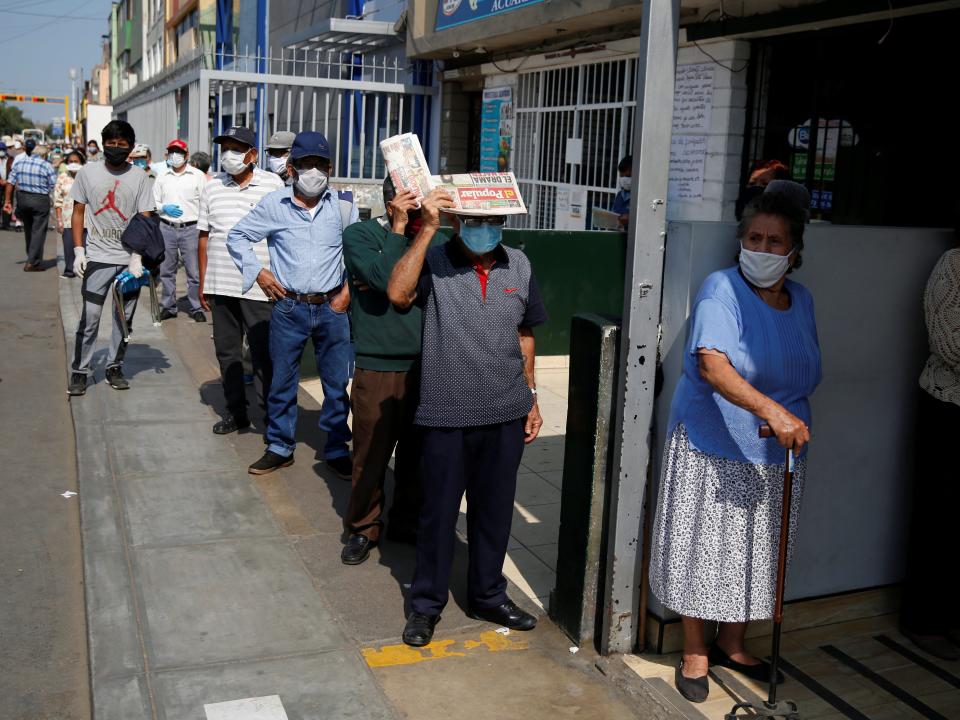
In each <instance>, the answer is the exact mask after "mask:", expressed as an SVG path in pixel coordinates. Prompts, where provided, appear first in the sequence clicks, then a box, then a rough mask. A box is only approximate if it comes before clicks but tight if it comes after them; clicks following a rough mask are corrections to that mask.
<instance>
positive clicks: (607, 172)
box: [511, 57, 637, 229]
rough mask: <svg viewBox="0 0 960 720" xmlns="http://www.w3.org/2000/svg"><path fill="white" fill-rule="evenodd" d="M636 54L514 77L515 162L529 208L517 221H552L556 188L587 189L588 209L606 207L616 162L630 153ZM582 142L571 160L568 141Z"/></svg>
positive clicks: (541, 224) (545, 224)
mask: <svg viewBox="0 0 960 720" xmlns="http://www.w3.org/2000/svg"><path fill="white" fill-rule="evenodd" d="M636 69H637V60H636V58H632V57H631V58H623V59H616V60H605V61H599V62H586V63H583V64H581V65H573V66H568V67H560V68H552V69H546V70H535V71H531V72H525V73H521V74H520V75H519V77H518V79H517V99H516V128H515V131H514V132H515V135H516V140H515V143H516V144H515V147H516V150H515V153H516V154H515V157H514V168H515V172H516V175H517V180H518V182H519V184H520V191H521V193H523V196H524V199H525V200H526V202H527V206H528V210H529V214H528V215H526V216H521V217H517V218H516V219H512V223H511V224H512V225H513V226H515V227H524V228H530V229H548V228H552V227H554V225H555V220H556V194H557V188H558V187H561V186H565V185H572V186H575V187H580V188H585V189H586V191H587V208H588V216H587V229H589V228H590V216H589V208H593V207H601V208H605V209H609V208H610V207H611V206H612V204H613V199H614V197H616V194H617V165H618V164H619V162H620V159H621V158H622V157H624V156H625V155H628V154H629V153H630V149H631V143H632V139H633V116H634V109H635V108H636V98H635V97H634V92H635V90H634V88H635V81H634V77H635V73H636ZM570 138H579V139H581V140H582V141H583V154H582V157H581V159H580V160H581V161H580V163H579V164H574V163H568V162H567V157H566V150H567V140H568V139H570Z"/></svg>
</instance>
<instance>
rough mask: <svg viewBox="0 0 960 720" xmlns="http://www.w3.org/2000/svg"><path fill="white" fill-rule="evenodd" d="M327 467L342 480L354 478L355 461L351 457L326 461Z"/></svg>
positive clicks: (343, 456) (342, 456)
mask: <svg viewBox="0 0 960 720" xmlns="http://www.w3.org/2000/svg"><path fill="white" fill-rule="evenodd" d="M325 462H326V463H327V467H328V468H330V469H331V470H333V471H334V472H335V473H336V474H337V477H338V478H340V479H341V480H350V479H352V478H353V460H351V459H350V456H349V455H341V456H340V457H336V458H333V459H332V460H326V461H325Z"/></svg>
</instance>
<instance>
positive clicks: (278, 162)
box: [266, 130, 296, 185]
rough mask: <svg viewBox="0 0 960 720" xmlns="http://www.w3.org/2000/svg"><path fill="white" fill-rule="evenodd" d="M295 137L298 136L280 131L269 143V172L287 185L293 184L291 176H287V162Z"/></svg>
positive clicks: (271, 137)
mask: <svg viewBox="0 0 960 720" xmlns="http://www.w3.org/2000/svg"><path fill="white" fill-rule="evenodd" d="M295 137H296V135H294V134H293V133H292V132H290V131H288V130H280V131H278V132H275V133H274V134H273V135H271V136H270V139H269V140H268V141H267V148H266V150H267V170H269V171H270V172H272V173H274V174H275V175H279V176H280V179H281V180H283V182H284V183H285V184H287V185H289V184H290V183H291V180H290V176H289V175H288V174H287V160H288V159H289V157H290V148H291V147H292V146H293V139H294V138H295Z"/></svg>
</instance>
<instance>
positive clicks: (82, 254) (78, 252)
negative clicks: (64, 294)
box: [73, 245, 87, 277]
mask: <svg viewBox="0 0 960 720" xmlns="http://www.w3.org/2000/svg"><path fill="white" fill-rule="evenodd" d="M73 272H74V274H75V275H76V276H77V277H83V276H84V274H85V273H86V272H87V251H86V250H85V249H84V247H83V245H81V246H80V247H75V248H74V249H73Z"/></svg>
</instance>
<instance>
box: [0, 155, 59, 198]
mask: <svg viewBox="0 0 960 720" xmlns="http://www.w3.org/2000/svg"><path fill="white" fill-rule="evenodd" d="M7 182H9V183H10V184H11V185H16V186H17V190H19V191H20V192H29V193H38V194H41V195H49V194H50V193H51V192H53V186H54V183H56V182H57V171H56V170H54V169H53V165H51V164H50V163H48V162H47V161H46V160H44V159H43V158H42V157H40V156H39V155H26V156H24V158H23V160H20V161H19V162H14V163H13V167H12V168H10V176H9V177H8V178H7Z"/></svg>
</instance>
